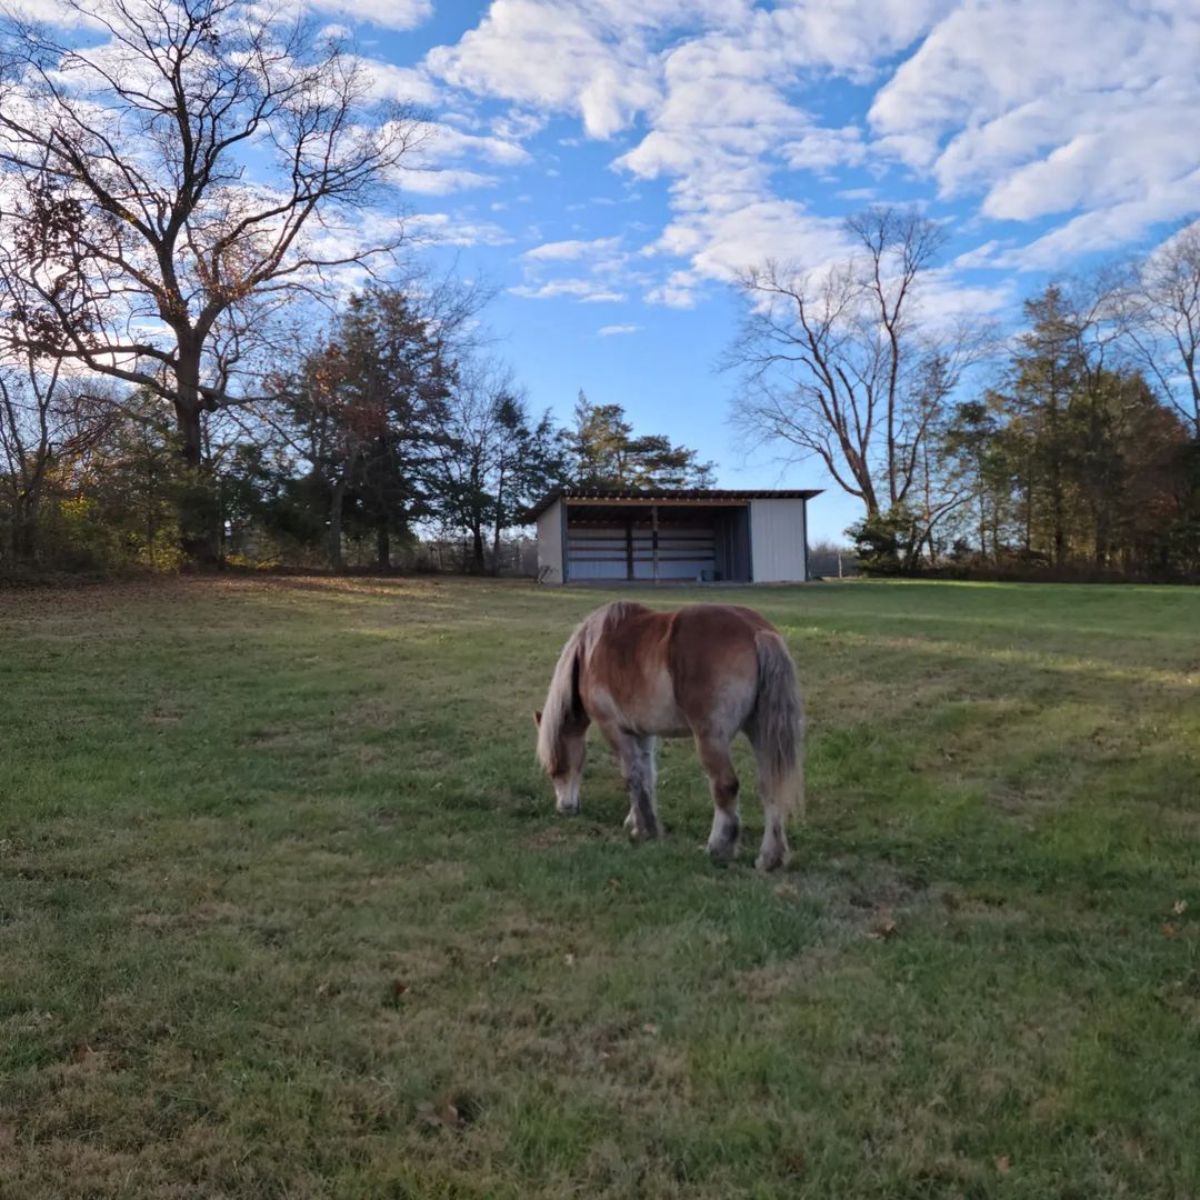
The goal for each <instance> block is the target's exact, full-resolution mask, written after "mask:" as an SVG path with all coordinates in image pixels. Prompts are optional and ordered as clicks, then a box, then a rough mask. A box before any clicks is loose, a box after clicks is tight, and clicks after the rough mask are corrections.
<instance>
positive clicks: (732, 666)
mask: <svg viewBox="0 0 1200 1200" xmlns="http://www.w3.org/2000/svg"><path fill="white" fill-rule="evenodd" d="M535 717H536V720H537V724H538V759H539V760H540V762H541V764H542V766H543V767H544V768H545V770H546V773H547V774H548V775H549V776H550V778H551V780H552V781H553V783H554V792H555V799H556V802H557V807H558V811H559V812H560V813H575V812H578V811H579V783H580V779H581V777H582V774H583V761H584V756H585V754H586V750H587V746H586V737H587V731H588V726H589V725H590V724H591V723H592V722H593V721H594V722H595V723H596V724H597V725H599V727H600V731H601V733H603V734H604V736H605V738H606V739H607V740H608V743H609V745H611V746H612V748H613V751H614V753H615V754H616V755H617V758H618V759H619V760H620V763H621V769H622V771H623V773H624V776H625V783H626V786H627V787H628V789H629V816H628V817H627V818H626V820H625V824H626V827H627V828H628V829H629V830H630V835H631V836H632V837H635V838H652V837H657V836H658V835H659V833H660V832H661V828H660V825H659V821H658V811H657V809H656V807H655V801H654V749H655V738H656V737H659V736H664V737H689V736H690V737H692V738H694V739H695V742H696V752H697V753H698V754H699V756H700V762H701V763H702V764H703V766H704V770H705V772H706V773H707V775H708V781H709V785H710V787H711V789H712V799H713V809H714V812H713V823H712V833H711V834H710V836H709V839H708V853H709V855H710V856H711V857H712V858H713V859H714V860H715V861H722V862H723V861H728V860H729V859H730V858H732V857H733V854H734V851H735V850H736V848H737V837H738V830H739V827H740V824H741V823H740V821H739V819H738V777H737V775H736V773H735V772H734V769H733V762H732V761H731V759H730V745H731V743H732V742H733V739H734V738H735V737H737V735H738V734H739V733H745V734H746V736H747V737H748V738H749V739H750V743H751V744H752V745H753V747H754V752H755V755H756V758H757V761H758V782H759V792H760V793H761V799H762V804H763V810H764V813H765V818H766V821H765V829H764V831H763V840H762V848H761V849H760V851H759V854H758V858H757V859H756V860H755V866H757V867H759V868H760V869H761V870H764V871H770V870H773V869H774V868H775V867H778V866H781V865H782V864H783V862H784V861H785V860H786V858H787V834H786V832H785V829H784V822H785V819H786V817H787V814H788V812H789V810H791V809H792V808H797V809H802V807H803V803H804V765H803V761H802V759H803V736H804V718H803V711H802V708H801V700H800V689H799V686H798V684H797V682H796V668H795V666H794V665H793V663H792V659H791V656H790V655H789V654H788V649H787V645H786V643H785V642H784V640H783V638H782V637H781V636H780V635H779V633H778V631H777V630H776V629H775V628H774V626H772V625H771V623H770V622H769V621H767V620H766V619H765V618H763V617H761V616H760V615H759V614H758V613H756V612H754V610H753V609H749V608H740V607H736V606H734V605H726V604H692V605H689V606H688V607H686V608H681V609H678V610H677V611H675V612H655V611H653V610H651V609H649V608H646V607H645V606H644V605H641V604H631V603H628V602H626V601H622V600H618V601H616V602H614V603H612V604H606V605H604V607H603V608H598V609H597V610H596V611H595V612H593V613H592V614H591V615H590V616H588V617H587V618H586V619H585V620H584V621H583V622H582V623H581V624H580V625H579V627H578V628H577V629H576V630H575V632H574V633H572V634H571V636H570V638H569V639H568V640H567V644H566V645H565V646H564V647H563V650H562V654H561V655H560V656H559V659H558V665H557V666H556V667H555V668H554V676H553V678H552V679H551V681H550V690H549V693H548V694H547V696H546V704H545V708H544V709H543V710H542V711H541V712H538V713H536V714H535Z"/></svg>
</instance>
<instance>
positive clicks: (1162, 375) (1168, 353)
mask: <svg viewBox="0 0 1200 1200" xmlns="http://www.w3.org/2000/svg"><path fill="white" fill-rule="evenodd" d="M1122 300H1123V304H1122V314H1121V315H1122V318H1123V320H1122V331H1123V333H1124V336H1125V339H1126V342H1127V344H1128V346H1129V347H1130V349H1131V350H1132V352H1133V356H1134V357H1135V359H1136V360H1137V363H1138V365H1139V366H1140V367H1141V368H1142V369H1143V370H1145V371H1147V372H1148V373H1149V375H1150V377H1151V378H1152V379H1153V380H1154V381H1155V382H1156V383H1157V384H1158V387H1159V390H1160V391H1161V392H1162V394H1163V396H1164V397H1165V398H1166V399H1167V401H1168V402H1169V403H1170V404H1171V405H1172V406H1173V407H1174V408H1175V410H1176V412H1178V413H1179V415H1180V416H1181V417H1182V418H1183V420H1184V421H1185V422H1186V423H1187V425H1188V427H1189V428H1190V430H1191V432H1192V436H1193V437H1194V438H1197V439H1200V221H1196V222H1194V223H1193V224H1191V225H1189V226H1187V227H1186V228H1184V229H1182V230H1180V231H1179V232H1178V233H1177V234H1176V235H1175V236H1174V237H1172V238H1170V239H1168V240H1167V241H1166V242H1165V243H1164V244H1163V245H1162V246H1160V247H1159V248H1158V249H1157V250H1156V251H1154V253H1153V254H1151V255H1149V256H1148V257H1147V258H1145V259H1142V260H1141V261H1140V262H1137V263H1135V264H1134V265H1133V267H1132V269H1131V271H1130V273H1129V279H1128V281H1127V283H1126V286H1125V288H1124V289H1123V292H1122Z"/></svg>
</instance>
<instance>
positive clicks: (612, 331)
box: [596, 325, 642, 337]
mask: <svg viewBox="0 0 1200 1200" xmlns="http://www.w3.org/2000/svg"><path fill="white" fill-rule="evenodd" d="M641 328H642V327H641V326H640V325H601V326H600V328H599V329H597V330H596V336H597V337H620V336H622V335H624V334H629V333H638V332H640V330H641Z"/></svg>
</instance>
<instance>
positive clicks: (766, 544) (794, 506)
mask: <svg viewBox="0 0 1200 1200" xmlns="http://www.w3.org/2000/svg"><path fill="white" fill-rule="evenodd" d="M806 538H807V530H806V529H805V527H804V501H803V500H752V501H751V502H750V559H751V564H752V566H753V570H754V582H755V583H803V582H804V580H805V578H806V575H805V566H806V563H805V551H804V547H805V541H806Z"/></svg>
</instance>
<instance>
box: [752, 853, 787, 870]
mask: <svg viewBox="0 0 1200 1200" xmlns="http://www.w3.org/2000/svg"><path fill="white" fill-rule="evenodd" d="M785 862H787V854H786V852H785V851H782V850H772V851H770V852H769V853H767V854H760V855H759V856H758V857H757V858H756V859H755V860H754V866H755V869H756V870H759V871H777V870H778V869H779V868H780V867H782V866H783V864H784V863H785Z"/></svg>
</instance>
